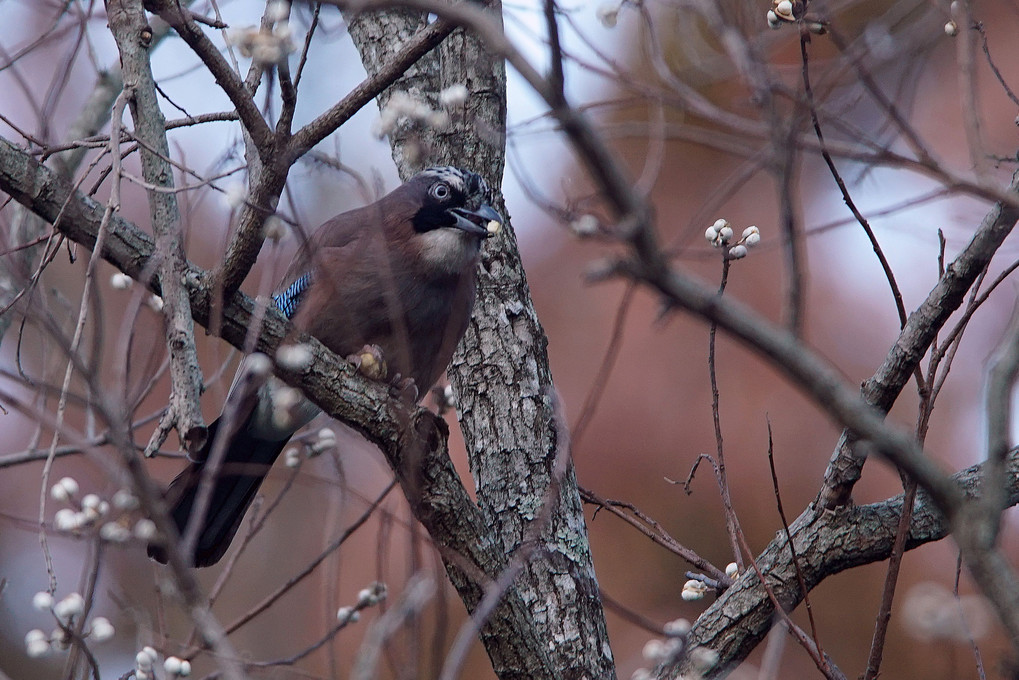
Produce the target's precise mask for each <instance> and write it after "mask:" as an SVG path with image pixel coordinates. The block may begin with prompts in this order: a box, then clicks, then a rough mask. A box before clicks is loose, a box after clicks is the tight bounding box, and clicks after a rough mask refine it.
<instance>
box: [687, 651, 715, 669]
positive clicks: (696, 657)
mask: <svg viewBox="0 0 1019 680" xmlns="http://www.w3.org/2000/svg"><path fill="white" fill-rule="evenodd" d="M690 662H691V663H692V664H693V667H694V668H696V669H697V670H698V671H700V672H701V673H704V672H705V671H709V670H711V669H712V668H714V666H715V664H717V663H718V652H716V651H715V650H713V649H708V648H707V647H696V648H694V649H693V650H691V652H690Z"/></svg>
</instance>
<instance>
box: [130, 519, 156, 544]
mask: <svg viewBox="0 0 1019 680" xmlns="http://www.w3.org/2000/svg"><path fill="white" fill-rule="evenodd" d="M134 535H135V537H136V538H138V539H139V540H141V541H151V540H152V539H153V538H155V537H156V523H155V522H153V521H152V520H151V519H149V518H148V517H143V518H142V519H140V520H138V521H137V522H136V523H135V525H134Z"/></svg>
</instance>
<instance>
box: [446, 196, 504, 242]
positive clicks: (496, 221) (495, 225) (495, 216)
mask: <svg viewBox="0 0 1019 680" xmlns="http://www.w3.org/2000/svg"><path fill="white" fill-rule="evenodd" d="M449 214H451V215H452V216H453V218H454V219H455V220H456V221H455V222H454V224H453V226H454V227H455V228H457V229H462V230H464V231H466V232H467V233H468V234H474V235H476V236H480V237H481V238H488V237H489V236H494V235H495V234H498V233H499V230H500V229H501V228H502V224H503V219H502V215H500V214H499V213H497V212H496V211H495V209H494V208H492V206H490V205H488V204H487V203H482V204H481V207H479V208H478V209H477V210H465V209H464V208H453V209H451V210H450V211H449Z"/></svg>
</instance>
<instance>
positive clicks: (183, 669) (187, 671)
mask: <svg viewBox="0 0 1019 680" xmlns="http://www.w3.org/2000/svg"><path fill="white" fill-rule="evenodd" d="M177 675H179V676H180V677H182V678H186V677H188V676H189V675H191V662H190V661H188V660H187V659H181V660H180V670H179V671H177Z"/></svg>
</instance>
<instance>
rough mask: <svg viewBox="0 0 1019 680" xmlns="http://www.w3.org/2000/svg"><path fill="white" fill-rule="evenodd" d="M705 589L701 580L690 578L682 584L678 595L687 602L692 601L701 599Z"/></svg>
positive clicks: (706, 588) (706, 589)
mask: <svg viewBox="0 0 1019 680" xmlns="http://www.w3.org/2000/svg"><path fill="white" fill-rule="evenodd" d="M707 591H708V587H707V586H706V585H704V583H703V582H702V581H698V580H697V579H690V580H689V581H687V582H686V583H684V584H683V592H682V593H680V597H682V598H683V599H684V600H686V601H687V602H693V601H694V600H700V599H702V598H703V597H704V594H705V593H706V592H707Z"/></svg>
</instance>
